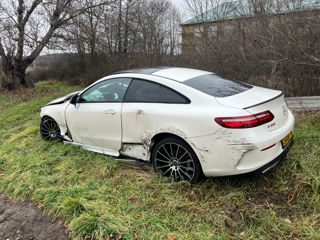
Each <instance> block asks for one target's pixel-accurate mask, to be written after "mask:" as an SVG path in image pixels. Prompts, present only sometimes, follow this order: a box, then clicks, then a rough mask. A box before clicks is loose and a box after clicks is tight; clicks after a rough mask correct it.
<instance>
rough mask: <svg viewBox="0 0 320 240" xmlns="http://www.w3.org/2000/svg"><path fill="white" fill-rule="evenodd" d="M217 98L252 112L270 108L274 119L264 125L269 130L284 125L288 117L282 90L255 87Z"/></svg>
mask: <svg viewBox="0 0 320 240" xmlns="http://www.w3.org/2000/svg"><path fill="white" fill-rule="evenodd" d="M216 99H217V101H218V103H219V104H221V105H223V106H227V107H233V108H240V109H245V110H246V111H247V112H248V113H250V114H257V113H261V112H264V111H268V110H269V111H270V112H272V114H273V115H274V119H273V120H272V121H271V122H269V123H267V124H264V125H263V126H264V127H265V128H267V129H268V130H269V131H272V130H275V129H278V128H280V127H282V126H283V125H284V124H285V123H286V121H287V119H288V111H289V110H288V107H287V104H286V102H285V100H284V95H283V93H282V92H281V91H277V90H272V89H267V88H261V87H253V88H251V89H250V90H247V91H245V92H242V93H239V94H236V95H233V96H229V97H223V98H216Z"/></svg>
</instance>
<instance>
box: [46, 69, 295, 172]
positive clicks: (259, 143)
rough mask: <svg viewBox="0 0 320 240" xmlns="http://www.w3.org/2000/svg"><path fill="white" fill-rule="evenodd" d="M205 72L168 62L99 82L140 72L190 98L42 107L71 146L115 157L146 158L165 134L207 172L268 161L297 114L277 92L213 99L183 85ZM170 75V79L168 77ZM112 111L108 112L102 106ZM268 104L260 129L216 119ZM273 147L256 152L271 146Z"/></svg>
mask: <svg viewBox="0 0 320 240" xmlns="http://www.w3.org/2000/svg"><path fill="white" fill-rule="evenodd" d="M206 74H210V73H209V72H206V71H201V70H193V69H183V68H169V69H162V70H159V71H157V72H155V73H152V74H140V73H121V74H115V75H111V76H108V77H105V78H102V79H100V80H98V81H97V82H95V83H93V84H92V85H90V86H89V87H87V88H86V89H84V90H83V91H82V92H80V93H79V95H81V93H83V92H84V91H86V90H87V89H89V88H90V87H91V86H93V85H95V84H97V83H99V82H101V81H104V80H107V79H113V78H133V79H134V78H137V79H143V80H147V81H152V82H156V83H159V84H162V85H164V86H167V87H169V88H171V89H173V90H175V91H177V92H179V93H181V94H183V95H184V96H185V97H187V98H189V99H190V100H191V102H190V103H189V104H169V103H136V102H130V103H129V102H123V103H99V104H95V103H80V104H79V103H77V104H76V106H75V105H73V104H70V103H69V101H67V102H63V103H61V104H55V103H59V101H62V100H63V98H60V99H58V100H56V101H54V102H52V103H54V105H48V106H45V107H44V108H42V109H41V117H44V116H49V117H51V118H53V119H54V120H55V121H56V122H57V123H58V124H59V126H60V130H61V135H62V136H65V134H66V133H67V131H70V132H71V135H72V140H73V142H72V144H76V145H81V146H83V147H84V148H86V149H88V150H91V151H95V152H100V153H104V154H108V155H112V156H119V155H124V156H129V157H133V158H137V159H141V160H145V161H150V155H151V154H150V149H151V147H152V146H153V138H154V137H155V136H156V135H158V134H162V133H166V134H172V135H175V136H177V137H179V138H182V139H183V140H184V141H185V142H187V143H188V144H189V146H190V147H191V148H192V149H193V151H194V152H195V154H196V155H197V157H198V159H199V161H200V164H201V167H202V170H203V173H204V174H205V175H206V176H225V175H234V174H241V173H246V172H251V171H254V170H256V169H259V168H260V167H262V166H264V165H266V164H267V163H269V162H271V161H272V160H273V159H275V158H277V157H278V156H279V155H280V154H281V153H282V152H283V151H284V149H282V146H281V143H280V141H281V139H283V138H284V137H285V136H286V135H288V133H289V132H291V131H293V126H294V117H293V115H292V113H291V112H290V110H289V109H288V108H287V106H286V104H285V101H284V96H283V95H281V96H280V95H279V94H281V92H280V91H275V90H271V89H265V88H260V87H253V88H251V89H249V90H247V91H245V92H242V93H239V94H236V95H233V96H230V97H222V98H219V97H212V96H210V95H207V94H205V93H202V92H201V91H199V90H196V89H194V88H192V87H189V86H187V85H185V84H183V81H186V80H188V79H191V78H194V77H197V76H201V75H206ZM170 78H172V79H174V80H172V79H170ZM110 110H112V112H114V114H108V113H107V114H105V113H104V112H105V111H107V112H108V111H110ZM267 110H270V111H271V112H272V113H273V114H274V119H273V121H271V122H269V123H267V124H264V125H262V126H259V127H254V128H247V129H227V128H223V127H221V126H220V125H219V124H217V123H216V122H215V120H214V119H215V118H216V117H237V116H247V115H250V114H256V113H260V112H264V111H267ZM273 144H275V146H274V147H272V148H270V149H268V150H267V151H261V150H263V149H265V148H267V147H269V146H271V145H273Z"/></svg>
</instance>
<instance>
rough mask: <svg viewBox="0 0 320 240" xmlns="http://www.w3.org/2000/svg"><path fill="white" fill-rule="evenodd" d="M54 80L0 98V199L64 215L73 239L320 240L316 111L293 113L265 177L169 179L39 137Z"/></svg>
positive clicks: (54, 92)
mask: <svg viewBox="0 0 320 240" xmlns="http://www.w3.org/2000/svg"><path fill="white" fill-rule="evenodd" d="M76 89H77V88H74V87H73V88H72V87H67V86H64V85H62V84H60V83H55V82H41V83H38V84H37V86H36V88H35V89H28V90H21V91H19V92H17V93H16V94H12V93H8V92H0V134H1V138H0V144H1V146H0V192H2V193H3V194H6V195H8V196H9V197H11V198H14V199H31V200H32V201H33V202H34V203H36V204H38V205H39V206H40V207H42V208H43V209H44V210H45V211H47V212H50V213H53V214H55V215H57V216H58V217H60V218H61V219H62V220H63V221H64V222H65V224H66V225H67V226H68V228H69V229H70V231H71V233H72V236H73V238H76V239H77V238H80V239H81V238H85V237H86V238H89V239H90V238H92V239H104V238H106V239H108V238H114V239H168V240H173V239H320V230H319V229H320V198H319V197H320V196H319V187H320V120H319V119H320V112H318V113H313V114H308V115H306V114H305V115H302V114H300V115H297V116H296V128H295V140H296V141H295V145H294V147H293V148H292V150H291V151H290V153H289V155H288V157H287V158H286V159H285V160H284V161H283V162H282V163H281V164H280V165H278V166H277V167H276V168H275V169H274V170H273V171H272V172H271V173H269V174H267V175H266V176H265V177H253V176H247V177H241V178H240V177H224V178H215V179H214V178H211V179H206V180H204V181H203V182H201V183H199V184H197V185H190V184H189V183H186V182H179V183H175V182H171V181H170V180H168V179H166V178H162V177H160V176H158V175H157V174H156V173H154V172H153V171H152V170H146V171H144V170H134V169H130V168H128V167H126V166H123V165H121V164H119V163H118V162H116V161H115V160H114V159H113V158H112V157H108V156H104V155H100V154H95V153H91V152H88V151H85V150H83V149H81V148H79V147H75V146H71V145H64V144H62V143H59V142H54V143H48V142H44V141H43V140H42V139H41V136H40V134H39V124H40V117H39V111H40V108H41V107H42V106H43V105H44V104H46V103H47V102H49V101H50V100H52V99H54V98H57V97H59V96H62V95H64V94H66V93H69V92H72V91H75V90H76Z"/></svg>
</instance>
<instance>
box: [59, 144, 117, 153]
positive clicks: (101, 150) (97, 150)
mask: <svg viewBox="0 0 320 240" xmlns="http://www.w3.org/2000/svg"><path fill="white" fill-rule="evenodd" d="M63 143H64V144H72V145H76V146H81V147H83V148H84V149H86V150H88V151H92V152H96V153H102V154H106V155H110V156H114V157H118V156H119V155H120V154H119V152H118V151H114V150H109V149H104V148H97V147H92V146H88V145H85V144H81V143H75V142H68V141H63Z"/></svg>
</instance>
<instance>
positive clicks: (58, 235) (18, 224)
mask: <svg viewBox="0 0 320 240" xmlns="http://www.w3.org/2000/svg"><path fill="white" fill-rule="evenodd" d="M68 236H69V234H68V231H67V230H66V229H65V228H64V227H63V225H61V224H59V220H58V219H56V218H54V217H53V216H50V215H48V214H46V213H44V212H43V211H41V210H40V209H39V208H38V207H36V206H35V205H33V204H32V203H31V202H13V201H11V200H10V199H8V198H7V197H6V196H3V195H1V194H0V240H20V239H21V240H22V239H23V240H42V239H46V240H50V239H54V240H65V239H69V237H68Z"/></svg>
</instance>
